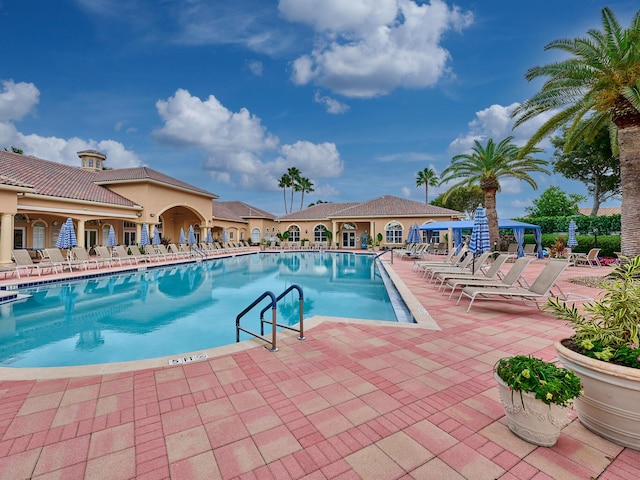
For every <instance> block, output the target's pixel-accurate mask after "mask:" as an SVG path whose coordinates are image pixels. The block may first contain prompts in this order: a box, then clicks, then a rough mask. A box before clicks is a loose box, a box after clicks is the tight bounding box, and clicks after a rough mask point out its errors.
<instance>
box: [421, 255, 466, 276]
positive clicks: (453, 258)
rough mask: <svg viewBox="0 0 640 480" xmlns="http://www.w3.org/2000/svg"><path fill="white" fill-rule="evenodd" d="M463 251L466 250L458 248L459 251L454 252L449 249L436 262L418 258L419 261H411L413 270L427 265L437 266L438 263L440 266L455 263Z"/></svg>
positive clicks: (460, 257)
mask: <svg viewBox="0 0 640 480" xmlns="http://www.w3.org/2000/svg"><path fill="white" fill-rule="evenodd" d="M465 253H466V252H465V251H464V250H460V252H459V253H457V254H456V253H455V251H453V250H451V251H450V252H449V253H448V254H447V256H446V257H445V258H444V259H443V260H442V261H438V262H436V261H427V260H420V261H419V262H414V263H413V270H414V271H416V270H418V271H419V270H423V269H425V268H428V267H432V266H438V265H440V266H445V265H455V264H456V263H458V262H459V261H460V260H461V259H462V257H463V256H464V254H465Z"/></svg>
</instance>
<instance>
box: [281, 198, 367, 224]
mask: <svg viewBox="0 0 640 480" xmlns="http://www.w3.org/2000/svg"><path fill="white" fill-rule="evenodd" d="M359 204H360V202H345V203H318V204H316V205H313V206H311V207H308V208H305V209H303V210H299V211H297V212H292V213H289V214H287V215H283V216H282V217H279V220H324V219H327V218H329V217H332V216H334V215H335V213H336V212H339V211H341V210H345V209H348V208H351V207H354V206H356V205H359Z"/></svg>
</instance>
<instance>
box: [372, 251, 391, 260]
mask: <svg viewBox="0 0 640 480" xmlns="http://www.w3.org/2000/svg"><path fill="white" fill-rule="evenodd" d="M389 252H391V263H393V249H392V248H387V249H385V250H384V251H383V252H380V253H379V254H377V255H376V256H375V257H373V259H374V260H375V259H377V258H378V257H381V256H382V255H384V254H385V253H389Z"/></svg>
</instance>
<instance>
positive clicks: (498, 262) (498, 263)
mask: <svg viewBox="0 0 640 480" xmlns="http://www.w3.org/2000/svg"><path fill="white" fill-rule="evenodd" d="M507 258H509V255H508V254H506V253H502V254H500V255H498V257H497V258H495V259H494V260H493V262H491V266H490V267H489V268H488V269H487V271H486V272H484V273H482V272H481V270H480V269H476V273H473V272H471V271H468V270H467V271H465V272H442V273H439V274H438V275H436V281H440V289H441V290H444V289H445V287H446V285H447V283H446V282H447V281H449V280H452V279H462V280H495V279H496V278H497V277H499V276H500V269H501V268H502V265H504V263H505V262H506V261H507Z"/></svg>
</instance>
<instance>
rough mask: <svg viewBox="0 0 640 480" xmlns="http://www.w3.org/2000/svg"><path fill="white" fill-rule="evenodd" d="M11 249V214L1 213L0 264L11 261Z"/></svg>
mask: <svg viewBox="0 0 640 480" xmlns="http://www.w3.org/2000/svg"><path fill="white" fill-rule="evenodd" d="M12 249H13V214H12V213H3V214H2V217H0V265H2V264H8V263H11V262H12V260H11V250H12Z"/></svg>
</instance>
